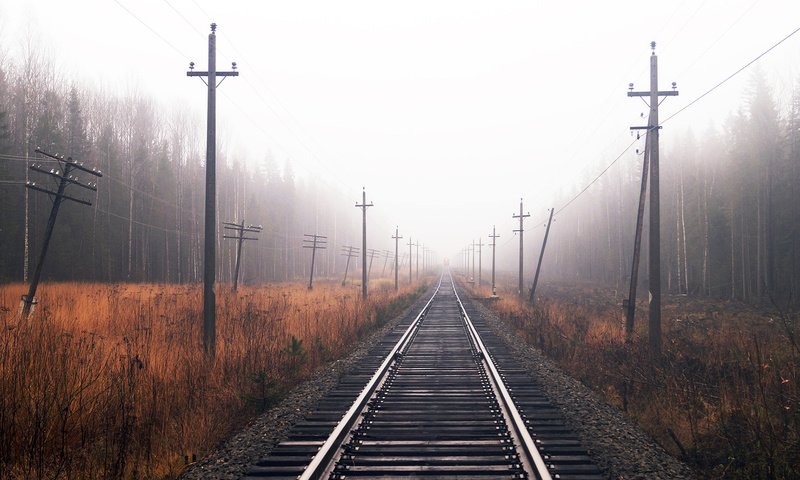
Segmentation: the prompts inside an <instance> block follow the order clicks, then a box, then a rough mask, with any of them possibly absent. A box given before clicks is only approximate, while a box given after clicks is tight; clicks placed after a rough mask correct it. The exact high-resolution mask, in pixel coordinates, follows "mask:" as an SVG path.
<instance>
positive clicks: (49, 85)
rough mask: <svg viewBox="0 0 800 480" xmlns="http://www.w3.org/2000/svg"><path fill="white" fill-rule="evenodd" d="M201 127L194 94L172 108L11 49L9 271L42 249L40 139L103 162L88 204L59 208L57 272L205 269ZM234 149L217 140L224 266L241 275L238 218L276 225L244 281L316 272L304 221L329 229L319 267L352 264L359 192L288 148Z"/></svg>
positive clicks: (121, 277)
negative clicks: (307, 172) (295, 159)
mask: <svg viewBox="0 0 800 480" xmlns="http://www.w3.org/2000/svg"><path fill="white" fill-rule="evenodd" d="M203 128H204V122H203V121H202V116H201V115H199V112H194V111H192V110H191V109H190V108H189V107H188V106H177V107H173V108H167V107H165V106H163V105H160V104H158V103H157V102H156V101H155V100H154V99H153V98H151V97H150V96H148V95H146V94H144V93H142V92H140V91H138V90H136V89H135V88H131V89H130V90H129V91H128V92H127V93H125V94H112V93H109V92H106V91H103V90H101V89H98V88H92V87H84V86H80V85H78V84H77V83H74V82H73V81H71V80H70V79H66V78H63V76H62V75H61V74H60V73H59V72H58V71H57V69H56V67H55V66H54V63H53V61H52V60H50V59H48V58H47V57H46V56H45V55H44V54H43V53H41V52H39V51H37V50H36V49H35V48H29V49H28V50H27V52H26V54H25V56H24V58H23V59H22V60H21V61H19V62H11V61H8V60H6V61H5V62H4V63H3V62H0V204H1V205H2V209H0V245H2V247H3V251H4V252H6V253H5V254H4V255H3V256H2V257H1V258H0V281H4V282H9V281H17V282H18V281H25V280H27V279H28V277H29V276H30V275H31V272H32V270H33V268H34V267H35V262H36V260H37V258H38V255H39V251H40V249H41V244H42V235H43V231H44V229H45V225H46V223H47V217H48V215H49V213H50V206H51V205H52V202H51V201H50V199H49V198H48V197H47V195H45V194H43V193H40V192H36V191H32V190H30V189H27V188H25V186H24V185H25V182H27V181H32V182H34V181H35V182H41V183H44V184H47V180H48V179H47V177H46V176H44V175H42V174H40V173H37V172H34V171H31V170H30V169H29V166H30V165H32V164H41V165H43V166H45V167H48V168H52V167H54V166H55V165H56V164H55V161H54V160H52V159H49V158H47V157H46V156H43V155H40V154H37V153H35V149H36V148H41V149H42V150H44V151H47V152H49V153H53V154H58V155H63V156H65V157H71V158H73V159H74V160H75V161H80V162H82V163H84V164H85V165H87V166H90V167H93V168H97V169H99V170H101V171H102V172H103V177H102V178H100V179H99V181H98V189H97V192H96V193H92V195H91V196H86V195H83V196H81V192H79V191H78V190H75V192H76V194H77V195H78V196H79V197H80V198H82V199H83V200H88V201H90V202H91V203H92V205H91V206H90V207H86V206H83V205H78V204H74V203H72V202H68V203H70V204H69V205H67V206H66V207H67V208H63V209H61V210H60V213H59V218H58V221H57V226H56V228H55V231H54V234H53V242H52V243H53V245H56V246H57V247H55V248H52V247H51V248H50V252H49V253H48V257H47V262H46V263H47V265H46V268H45V269H44V279H45V280H48V279H50V280H78V281H100V282H161V283H163V282H166V283H193V282H197V281H198V280H199V279H200V278H201V275H202V232H203V198H204V180H205V174H204V159H205V135H204V134H203ZM229 149H230V145H227V144H225V145H221V146H220V145H219V143H218V153H217V169H218V172H217V191H218V203H217V219H218V220H219V227H218V236H217V242H218V245H217V251H218V252H219V254H218V258H217V261H218V265H217V272H218V279H219V280H220V281H223V282H231V281H232V276H233V270H234V265H235V258H236V242H235V241H234V240H227V239H224V237H223V234H224V233H225V231H224V225H223V223H222V222H226V221H227V222H236V223H239V222H242V221H244V222H245V223H246V224H248V225H250V224H253V225H262V226H263V227H264V229H263V231H262V232H261V233H260V234H259V235H258V237H259V239H258V241H256V242H248V243H247V246H246V247H245V249H244V250H245V253H244V255H245V257H244V258H245V259H246V260H245V261H244V262H242V265H243V267H242V270H243V271H242V280H243V281H244V282H259V283H263V282H269V281H285V280H294V279H297V278H299V277H301V276H304V274H305V272H306V271H307V270H308V268H309V255H307V252H305V251H304V250H303V249H302V244H303V242H302V241H303V238H304V237H303V234H304V233H305V234H314V233H318V234H320V235H326V236H328V238H329V245H330V246H331V248H329V249H328V250H323V251H321V252H320V257H319V258H318V260H317V261H318V263H317V267H316V268H317V274H319V275H322V276H326V275H332V274H333V272H337V271H342V270H343V268H344V260H345V259H344V258H343V257H342V256H341V255H340V254H339V253H340V252H339V249H340V246H341V245H345V244H348V245H354V246H359V245H360V243H354V242H358V241H359V240H360V236H359V233H360V224H359V223H358V222H357V219H358V218H357V215H356V214H355V213H356V212H355V209H353V208H352V206H351V205H352V202H351V200H352V199H350V198H346V197H344V196H343V194H342V193H341V192H340V191H338V190H337V189H336V188H334V187H333V186H331V185H329V184H328V183H326V182H325V181H324V180H320V179H317V178H308V179H302V178H296V177H295V175H294V173H293V168H292V163H291V161H290V160H288V159H277V158H276V157H275V156H273V155H272V154H271V153H270V152H267V153H266V154H265V155H264V158H262V159H261V160H260V161H259V162H257V166H256V167H252V166H250V165H251V164H252V162H250V164H248V165H247V166H246V165H245V163H246V162H245V161H244V159H242V158H238V157H237V156H235V155H233V154H231V153H230V152H229V151H228V150H229ZM68 192H69V191H68ZM87 193H89V192H87ZM386 237H387V238H388V237H389V233H387V234H386ZM388 243H389V241H388V240H387V241H386V244H387V245H388Z"/></svg>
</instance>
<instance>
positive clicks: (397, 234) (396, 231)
mask: <svg viewBox="0 0 800 480" xmlns="http://www.w3.org/2000/svg"><path fill="white" fill-rule="evenodd" d="M392 238H393V239H394V291H395V292H396V291H397V290H398V288H399V285H398V282H397V275H398V272H399V271H400V264H399V263H397V253H398V247H399V246H400V239H401V238H403V237H401V236H400V229H399V227H398V226H396V225H395V227H394V235H392Z"/></svg>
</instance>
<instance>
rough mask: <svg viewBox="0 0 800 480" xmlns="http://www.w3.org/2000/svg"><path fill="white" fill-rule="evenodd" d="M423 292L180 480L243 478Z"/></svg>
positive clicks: (412, 311) (418, 306)
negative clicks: (404, 308)
mask: <svg viewBox="0 0 800 480" xmlns="http://www.w3.org/2000/svg"><path fill="white" fill-rule="evenodd" d="M431 293H432V292H431V291H426V292H425V293H423V294H422V295H420V297H419V299H417V301H415V302H414V304H413V305H412V306H410V307H408V308H407V309H406V310H405V311H404V312H403V313H402V314H400V315H398V316H397V317H396V318H394V319H392V320H390V321H388V322H386V324H385V325H383V326H382V327H381V328H380V329H378V330H376V331H374V332H373V333H371V334H370V335H369V336H367V337H366V338H365V339H364V340H362V341H360V342H359V343H358V344H357V345H356V346H355V347H354V349H353V352H352V353H351V354H350V355H348V356H347V357H345V358H343V359H340V360H336V361H334V362H331V363H329V364H328V365H325V366H324V367H322V368H320V369H319V370H317V372H315V373H314V374H313V375H312V376H311V378H310V379H309V380H307V381H305V382H303V383H301V384H300V385H298V386H296V387H295V388H293V389H292V390H291V391H290V392H289V393H288V394H287V396H286V397H285V398H284V399H283V400H281V402H280V403H278V405H276V406H275V407H273V408H271V409H269V410H268V411H266V412H265V413H263V414H262V415H260V416H259V417H258V418H256V419H255V420H253V421H252V422H251V423H250V424H249V425H248V426H247V427H245V428H244V429H242V430H241V431H239V432H238V433H236V434H234V435H232V436H231V437H230V438H228V439H227V440H225V441H224V442H223V443H222V444H221V445H220V446H219V447H218V448H217V449H216V450H214V451H213V452H211V453H209V454H208V455H206V456H205V457H203V458H202V459H201V460H199V461H197V462H195V463H192V464H190V465H188V466H187V467H186V468H185V469H184V471H183V472H181V474H180V475H179V476H178V478H179V479H181V480H200V479H203V480H206V479H210V480H234V479H240V478H242V477H244V476H245V473H246V471H247V468H248V467H249V466H250V465H252V464H253V463H255V462H256V461H258V460H259V459H260V458H262V457H264V456H266V455H267V454H269V452H270V451H272V449H273V448H274V447H275V446H276V445H277V444H278V443H279V442H280V441H281V440H282V439H283V438H285V437H286V436H287V435H288V433H289V430H291V428H292V427H293V426H294V425H295V424H297V423H299V422H301V421H302V420H303V419H304V418H305V417H307V416H309V415H310V414H311V413H313V412H314V410H315V409H316V405H317V403H319V401H320V400H321V399H323V398H324V397H325V396H326V395H327V394H328V393H329V392H331V391H332V390H333V389H334V388H335V387H336V385H337V384H338V383H339V379H341V378H342V377H343V376H344V375H345V374H346V373H348V371H349V370H351V369H352V368H353V367H354V366H355V365H356V364H357V363H358V362H359V361H360V360H361V359H362V358H364V357H365V356H366V355H367V352H368V351H369V350H370V349H371V348H372V347H373V346H374V345H376V344H377V343H378V342H379V341H380V340H381V338H383V337H384V336H386V334H387V333H389V332H390V331H391V330H392V329H393V328H394V327H395V326H396V325H397V324H398V323H401V322H402V321H404V320H406V319H408V317H409V316H411V317H413V316H414V315H416V313H417V312H418V311H419V310H420V309H422V307H423V306H424V305H425V302H426V301H427V300H428V298H429V297H430V295H431Z"/></svg>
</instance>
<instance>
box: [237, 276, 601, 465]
mask: <svg viewBox="0 0 800 480" xmlns="http://www.w3.org/2000/svg"><path fill="white" fill-rule="evenodd" d="M479 317H480V316H479V315H477V313H476V311H475V310H474V308H473V307H472V306H471V305H470V304H469V303H468V302H467V303H462V301H461V299H460V297H459V295H458V292H457V288H456V286H455V285H454V283H453V281H452V278H451V277H450V275H449V274H448V273H444V274H443V275H442V277H441V278H440V280H439V283H438V285H437V286H436V288H435V291H434V293H433V294H432V296H431V297H430V300H428V302H427V303H426V304H425V307H424V308H422V310H421V311H419V312H418V313H417V314H416V315H415V316H411V317H408V318H406V319H404V321H402V322H400V324H399V325H398V326H397V327H396V328H395V329H394V330H393V331H392V332H391V333H389V334H388V335H387V336H386V338H384V339H383V341H382V342H381V343H380V344H379V345H377V346H376V347H375V348H374V349H373V350H372V351H371V352H370V353H369V355H368V356H367V357H366V358H365V359H364V360H363V361H362V362H361V363H360V364H359V365H358V367H357V368H356V369H355V370H354V371H353V372H352V374H350V375H348V376H346V377H344V378H343V379H342V381H341V382H340V384H339V386H338V387H337V388H336V389H335V390H334V391H333V392H332V393H331V394H330V395H328V396H327V397H326V398H325V399H324V400H323V401H322V402H321V403H320V405H319V406H318V408H317V410H316V412H314V414H313V415H312V416H310V417H309V418H307V419H306V420H305V421H304V422H302V423H300V424H298V425H296V426H295V427H293V429H292V431H291V433H290V435H289V438H288V439H286V440H285V441H283V442H281V443H280V444H279V445H277V446H276V447H275V449H273V451H272V452H271V453H270V456H269V457H267V458H265V459H263V460H261V461H259V462H258V463H256V464H255V465H254V466H252V467H251V468H250V469H249V471H248V474H247V478H249V479H253V478H265V477H266V478H285V479H290V478H291V479H296V478H299V479H303V480H305V479H318V478H326V479H328V478H330V479H344V478H400V477H402V478H414V477H417V478H419V477H425V478H458V479H472V478H481V479H486V478H530V479H534V478H536V479H542V480H547V479H565V480H567V479H571V480H600V479H603V478H605V477H604V476H603V475H602V472H601V471H600V470H599V469H598V468H597V467H596V466H595V465H594V464H593V463H592V461H591V459H590V457H589V455H588V453H587V452H586V450H585V449H583V448H582V447H581V445H580V442H579V441H578V440H577V438H576V437H575V435H574V434H572V433H571V432H570V431H569V429H568V428H566V427H565V425H564V422H563V420H562V419H561V417H560V415H559V412H558V409H557V408H556V407H555V406H553V405H551V404H550V403H549V402H548V400H547V399H546V398H545V396H544V395H543V393H542V392H541V391H540V389H539V388H538V387H537V385H536V383H535V380H533V379H532V378H531V377H530V376H529V374H528V372H526V371H523V370H522V369H520V368H519V367H518V366H517V365H516V364H515V362H514V360H513V358H512V357H511V355H510V353H509V352H508V351H507V349H506V347H505V346H504V345H503V344H502V343H501V342H500V341H499V340H498V339H497V338H496V337H495V336H494V335H492V334H491V332H489V331H488V328H486V326H485V325H484V324H483V322H482V321H481V319H480V318H479Z"/></svg>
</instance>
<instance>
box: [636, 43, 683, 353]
mask: <svg viewBox="0 0 800 480" xmlns="http://www.w3.org/2000/svg"><path fill="white" fill-rule="evenodd" d="M650 48H651V49H652V54H651V55H650V91H645V92H634V91H633V84H631V85H630V91H629V92H628V96H629V97H650V117H649V122H648V125H647V126H646V127H633V129H635V130H640V129H646V130H647V132H648V140H649V141H650V239H649V246H650V265H649V266H650V269H649V270H650V280H649V283H650V315H649V319H650V321H649V328H648V331H649V332H648V334H649V337H650V350H651V352H652V353H653V354H654V355H660V354H661V213H660V210H661V207H660V202H659V173H658V171H659V169H658V130H659V129H660V128H661V127H660V126H659V124H658V98H659V97H661V96H676V95H678V91H677V90H676V85H675V82H672V90H670V91H661V92H660V91H658V56H657V55H656V42H650ZM635 300H636V299H629V301H635Z"/></svg>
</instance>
